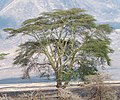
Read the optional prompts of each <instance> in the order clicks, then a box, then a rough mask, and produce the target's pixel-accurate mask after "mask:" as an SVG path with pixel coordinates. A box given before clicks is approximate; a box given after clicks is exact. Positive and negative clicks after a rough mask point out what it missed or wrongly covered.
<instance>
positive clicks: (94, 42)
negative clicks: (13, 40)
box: [4, 8, 113, 87]
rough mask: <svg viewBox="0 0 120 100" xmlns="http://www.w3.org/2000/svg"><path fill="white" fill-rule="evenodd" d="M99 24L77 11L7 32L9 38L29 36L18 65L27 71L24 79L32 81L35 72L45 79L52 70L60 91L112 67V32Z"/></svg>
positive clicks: (42, 17)
mask: <svg viewBox="0 0 120 100" xmlns="http://www.w3.org/2000/svg"><path fill="white" fill-rule="evenodd" d="M95 21H96V20H95V19H94V18H93V16H91V15H89V14H86V13H85V10H83V9H78V8H73V9H69V10H55V11H53V12H45V13H42V14H40V16H39V17H37V18H33V19H28V20H26V21H24V22H23V23H22V26H21V27H20V28H18V29H13V28H7V29H4V31H6V32H8V33H9V34H10V35H9V37H16V36H17V35H18V34H21V35H22V36H23V37H25V36H29V39H28V40H26V41H25V42H24V43H22V44H20V45H19V50H17V52H18V55H17V56H16V57H15V59H14V64H19V65H21V66H22V67H26V70H25V74H24V77H28V78H29V72H30V71H31V70H33V69H34V68H37V70H39V71H40V73H41V75H43V76H44V75H46V72H50V71H51V69H52V70H53V71H54V73H55V76H56V81H57V87H62V86H66V85H67V84H68V83H69V81H70V80H71V79H73V78H76V77H77V78H80V79H82V80H84V78H85V76H86V75H91V74H96V73H97V71H98V70H97V67H98V66H99V67H103V66H105V65H110V61H111V60H110V58H109V56H108V54H109V53H112V52H113V50H112V49H111V48H110V47H109V45H110V39H109V37H108V35H109V34H110V33H111V32H112V28H111V27H110V26H109V25H107V24H100V25H99V24H96V23H95ZM43 56H44V57H43ZM42 59H44V60H43V62H41V60H42Z"/></svg>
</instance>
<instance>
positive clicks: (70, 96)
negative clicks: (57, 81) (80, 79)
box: [58, 88, 83, 100]
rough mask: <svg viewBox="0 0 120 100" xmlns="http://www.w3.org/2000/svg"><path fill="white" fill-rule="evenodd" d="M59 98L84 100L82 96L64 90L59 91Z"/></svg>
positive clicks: (61, 99)
mask: <svg viewBox="0 0 120 100" xmlns="http://www.w3.org/2000/svg"><path fill="white" fill-rule="evenodd" d="M58 97H59V98H60V100H83V99H82V98H81V97H80V96H78V95H76V94H73V93H72V92H70V91H69V90H66V89H62V88H59V89H58Z"/></svg>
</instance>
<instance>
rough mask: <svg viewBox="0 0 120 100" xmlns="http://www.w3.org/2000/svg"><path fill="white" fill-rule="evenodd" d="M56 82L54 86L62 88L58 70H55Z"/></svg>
mask: <svg viewBox="0 0 120 100" xmlns="http://www.w3.org/2000/svg"><path fill="white" fill-rule="evenodd" d="M56 82H57V85H56V87H57V88H62V80H61V74H60V72H59V71H56Z"/></svg>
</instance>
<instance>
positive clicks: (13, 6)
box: [0, 0, 120, 79]
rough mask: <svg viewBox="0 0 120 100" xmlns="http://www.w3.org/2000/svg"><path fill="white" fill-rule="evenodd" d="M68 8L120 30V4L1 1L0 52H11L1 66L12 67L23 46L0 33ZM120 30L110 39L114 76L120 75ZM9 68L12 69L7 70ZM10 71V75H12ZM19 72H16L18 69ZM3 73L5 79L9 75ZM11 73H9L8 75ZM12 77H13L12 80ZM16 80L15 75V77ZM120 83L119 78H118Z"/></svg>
mask: <svg viewBox="0 0 120 100" xmlns="http://www.w3.org/2000/svg"><path fill="white" fill-rule="evenodd" d="M68 8H84V9H86V10H87V13H89V14H91V15H93V16H94V17H95V18H96V19H97V20H98V22H100V23H101V22H103V23H106V22H107V23H110V24H111V25H113V26H115V27H117V28H120V0H0V33H2V38H1V39H0V52H1V51H5V52H10V53H11V54H10V55H9V56H8V58H9V59H8V60H7V61H6V60H5V61H4V62H2V65H3V66H7V67H9V66H12V65H11V63H10V62H11V60H12V57H13V56H15V55H14V51H15V48H16V47H15V45H16V44H17V42H20V41H21V39H14V40H4V39H3V38H4V37H5V35H4V33H3V32H2V31H1V30H2V29H3V28H7V27H17V26H19V25H20V24H21V22H22V21H24V20H26V19H28V18H33V17H35V16H38V15H39V14H40V13H41V12H46V11H52V10H54V9H68ZM119 33H120V30H118V31H117V33H112V35H111V38H112V40H113V42H112V45H111V46H112V48H113V49H114V50H115V53H114V54H113V55H110V56H112V57H111V58H112V62H113V63H112V66H114V69H115V70H114V72H112V71H113V69H111V70H110V72H111V73H112V74H115V73H117V75H118V74H119V70H120V69H119V68H118V67H119V65H120V57H119V55H120V49H119V48H120V47H119V45H120V34H119ZM8 65H9V66H8ZM10 70H11V71H10ZM15 70H16V69H15ZM6 71H7V70H4V72H5V73H2V77H4V75H7V74H6ZM9 72H11V75H12V72H13V69H9ZM7 73H8V72H7ZM11 77H12V76H11ZM13 77H14V75H13ZM115 77H117V78H118V79H119V75H118V76H116V75H115Z"/></svg>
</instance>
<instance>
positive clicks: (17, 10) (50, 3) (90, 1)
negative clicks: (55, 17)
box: [0, 0, 120, 28]
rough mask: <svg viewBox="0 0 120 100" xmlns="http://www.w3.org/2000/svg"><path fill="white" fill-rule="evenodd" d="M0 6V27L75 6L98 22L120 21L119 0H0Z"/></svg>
mask: <svg viewBox="0 0 120 100" xmlns="http://www.w3.org/2000/svg"><path fill="white" fill-rule="evenodd" d="M3 5H6V6H4V7H3ZM0 7H2V10H1V11H0V23H1V24H0V27H1V28H3V27H5V25H6V26H14V25H16V24H17V25H18V23H20V22H22V21H24V20H25V19H28V18H31V17H35V16H38V15H39V14H40V13H41V12H45V11H52V10H53V9H67V8H76V7H77V8H84V9H86V10H88V13H90V14H92V15H94V16H95V17H96V19H97V20H98V21H99V22H108V21H109V22H120V20H119V17H120V0H1V1H0ZM11 24H12V25H11Z"/></svg>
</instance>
